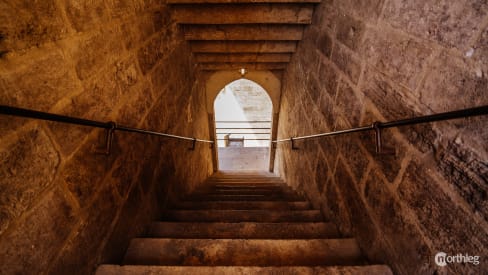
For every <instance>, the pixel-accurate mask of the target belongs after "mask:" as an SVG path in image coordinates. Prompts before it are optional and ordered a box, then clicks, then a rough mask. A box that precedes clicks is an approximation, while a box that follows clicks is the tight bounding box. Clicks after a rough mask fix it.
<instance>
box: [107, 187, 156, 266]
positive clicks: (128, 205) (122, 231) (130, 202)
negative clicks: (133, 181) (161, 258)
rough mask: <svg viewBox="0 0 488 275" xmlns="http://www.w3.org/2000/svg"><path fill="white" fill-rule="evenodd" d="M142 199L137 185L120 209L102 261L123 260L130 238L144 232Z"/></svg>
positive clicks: (114, 261)
mask: <svg viewBox="0 0 488 275" xmlns="http://www.w3.org/2000/svg"><path fill="white" fill-rule="evenodd" d="M142 201H143V199H142V197H141V191H140V188H138V186H136V185H135V186H134V188H132V190H131V192H130V194H129V196H128V198H127V200H126V201H125V203H124V206H123V208H122V209H121V210H120V215H119V219H118V221H117V222H116V224H115V226H114V231H113V232H112V233H111V235H110V237H109V239H108V242H107V244H108V245H107V246H105V248H104V251H103V253H102V259H101V262H113V263H120V262H122V260H123V259H124V255H125V252H126V251H127V247H128V246H129V240H130V239H131V238H134V237H137V236H140V234H141V233H142V232H143V230H144V224H146V223H145V222H143V221H141V217H143V216H145V215H143V214H142V213H141V212H142V211H141V206H142V204H143V203H142Z"/></svg>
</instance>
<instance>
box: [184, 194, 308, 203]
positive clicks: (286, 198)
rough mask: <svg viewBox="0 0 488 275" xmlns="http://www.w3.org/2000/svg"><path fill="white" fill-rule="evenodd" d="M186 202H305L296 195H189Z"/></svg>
mask: <svg viewBox="0 0 488 275" xmlns="http://www.w3.org/2000/svg"><path fill="white" fill-rule="evenodd" d="M182 200H186V201H305V199H304V198H302V197H300V196H298V195H288V194H284V195H281V194H279V195H225V194H191V195H188V196H185V197H183V198H182Z"/></svg>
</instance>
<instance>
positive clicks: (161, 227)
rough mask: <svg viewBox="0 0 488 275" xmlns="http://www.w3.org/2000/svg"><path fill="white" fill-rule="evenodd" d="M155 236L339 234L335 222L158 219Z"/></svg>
mask: <svg viewBox="0 0 488 275" xmlns="http://www.w3.org/2000/svg"><path fill="white" fill-rule="evenodd" d="M147 236H148V237H152V238H180V239H182V238H190V239H203V238H211V239H318V238H339V237H340V235H339V232H338V231H337V228H336V226H335V225H334V224H333V223H325V222H307V223H251V222H242V223H194V222H155V223H153V224H151V226H150V228H149V230H148V235H147Z"/></svg>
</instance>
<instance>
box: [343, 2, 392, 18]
mask: <svg viewBox="0 0 488 275" xmlns="http://www.w3.org/2000/svg"><path fill="white" fill-rule="evenodd" d="M384 2H385V1H384V0H343V1H336V5H337V6H339V7H340V9H341V10H342V11H343V12H347V13H350V14H351V15H353V16H356V17H359V18H362V19H365V20H366V21H373V22H374V21H376V20H377V19H378V17H379V16H380V14H381V9H382V8H383V3H384Z"/></svg>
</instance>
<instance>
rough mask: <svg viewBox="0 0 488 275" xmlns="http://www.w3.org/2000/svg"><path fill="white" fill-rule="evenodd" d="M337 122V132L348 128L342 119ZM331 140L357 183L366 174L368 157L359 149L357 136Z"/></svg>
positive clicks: (339, 137) (338, 137) (351, 135)
mask: <svg viewBox="0 0 488 275" xmlns="http://www.w3.org/2000/svg"><path fill="white" fill-rule="evenodd" d="M337 122H338V125H337V129H338V130H340V129H346V128H349V127H350V126H349V125H348V124H346V123H344V122H343V119H342V118H340V119H338V120H337ZM332 138H333V139H335V141H336V144H337V148H338V151H340V152H341V153H342V155H343V156H344V158H345V159H346V160H347V163H348V164H349V165H350V167H351V171H353V175H354V179H355V180H356V182H357V183H359V182H360V181H361V178H362V177H363V174H364V173H365V172H366V168H367V167H368V163H369V156H368V155H367V154H365V153H364V151H363V149H361V146H360V144H361V142H360V140H359V139H358V134H349V135H343V136H336V137H332Z"/></svg>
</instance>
